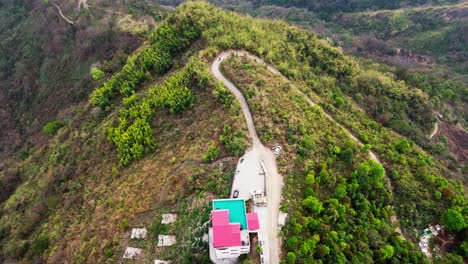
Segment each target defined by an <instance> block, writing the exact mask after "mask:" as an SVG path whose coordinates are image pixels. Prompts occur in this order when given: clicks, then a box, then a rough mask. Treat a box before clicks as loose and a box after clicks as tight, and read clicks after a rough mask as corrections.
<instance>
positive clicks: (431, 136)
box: [429, 122, 439, 140]
mask: <svg viewBox="0 0 468 264" xmlns="http://www.w3.org/2000/svg"><path fill="white" fill-rule="evenodd" d="M437 132H439V122H436V123H435V125H434V130H432V133H431V134H430V135H429V140H431V139H432V138H433V137H434V136H435V135H436V134H437Z"/></svg>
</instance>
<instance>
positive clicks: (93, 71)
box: [90, 67, 105, 81]
mask: <svg viewBox="0 0 468 264" xmlns="http://www.w3.org/2000/svg"><path fill="white" fill-rule="evenodd" d="M90 73H91V76H92V77H93V79H94V80H95V81H100V80H101V79H102V77H104V74H105V73H104V72H103V71H102V70H100V69H98V68H96V67H93V68H91V70H90Z"/></svg>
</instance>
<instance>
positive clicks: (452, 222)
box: [440, 208, 468, 231]
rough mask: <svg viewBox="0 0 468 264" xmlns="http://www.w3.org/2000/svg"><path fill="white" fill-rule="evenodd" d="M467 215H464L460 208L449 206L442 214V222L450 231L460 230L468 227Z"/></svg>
mask: <svg viewBox="0 0 468 264" xmlns="http://www.w3.org/2000/svg"><path fill="white" fill-rule="evenodd" d="M465 217H466V216H463V215H462V214H461V212H460V209H458V210H457V208H449V209H447V211H445V212H444V213H443V214H442V217H441V218H440V222H441V223H442V224H443V225H444V226H445V227H446V228H447V230H450V231H460V230H462V229H464V228H466V227H467V225H468V224H467V223H466V219H465Z"/></svg>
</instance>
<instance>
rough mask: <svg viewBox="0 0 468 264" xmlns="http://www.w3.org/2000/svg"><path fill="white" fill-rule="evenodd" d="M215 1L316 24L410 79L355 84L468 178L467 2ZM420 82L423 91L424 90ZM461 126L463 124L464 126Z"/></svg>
mask: <svg viewBox="0 0 468 264" xmlns="http://www.w3.org/2000/svg"><path fill="white" fill-rule="evenodd" d="M161 2H164V1H161ZM210 2H213V3H214V4H216V5H218V6H221V7H223V8H225V9H228V10H235V11H238V12H242V13H247V14H250V15H252V16H254V17H263V18H274V19H283V20H286V21H288V22H289V23H292V24H296V25H299V26H301V27H302V28H306V29H310V30H312V31H314V32H316V33H317V34H318V35H319V36H321V37H322V38H327V40H328V41H329V42H330V43H332V44H333V45H335V46H337V47H340V48H341V49H342V50H343V51H344V52H345V53H347V54H351V55H353V56H355V57H356V58H358V59H359V60H360V63H361V64H362V65H363V66H364V67H366V68H367V69H368V70H369V71H371V72H372V71H378V72H379V73H380V74H382V75H385V76H386V77H388V78H387V80H388V81H390V80H394V81H397V82H404V83H405V86H407V87H408V91H403V90H401V89H395V88H391V89H388V88H387V87H382V90H380V89H377V90H380V91H385V90H393V91H391V92H390V91H389V92H388V93H386V94H384V93H381V92H379V91H375V88H376V87H374V88H372V89H371V90H374V91H375V92H374V93H371V94H364V93H362V92H361V91H348V92H350V93H352V94H351V96H352V97H353V98H354V100H355V101H356V102H357V103H358V104H359V105H360V106H361V108H363V109H365V110H366V112H367V113H368V114H369V115H370V116H371V117H372V118H373V119H374V120H376V121H377V122H379V123H380V124H382V125H384V126H386V127H388V128H391V129H392V130H394V131H395V132H397V133H400V134H402V135H404V136H406V137H409V138H411V139H412V140H414V141H415V142H416V143H417V144H418V145H419V146H421V147H423V148H424V149H425V150H426V151H429V152H430V153H431V154H432V155H434V156H436V157H437V158H438V159H440V160H442V161H443V162H444V163H445V164H446V166H447V167H449V168H452V172H455V173H457V174H459V176H458V177H459V178H460V179H461V180H463V178H464V177H463V176H462V174H463V173H466V169H467V167H466V166H465V164H466V160H465V158H464V157H465V156H466V151H464V150H463V149H460V148H457V147H456V145H460V144H461V145H463V142H464V141H466V140H468V132H466V129H467V128H468V127H467V124H468V122H467V120H468V119H467V117H468V115H467V114H468V108H467V107H466V105H468V104H467V103H468V97H467V95H468V94H467V91H468V90H467V89H466V86H467V85H468V82H467V80H468V79H467V76H466V72H467V70H466V65H465V64H466V61H467V59H466V47H468V45H467V44H468V42H467V39H466V37H465V36H466V35H467V34H466V32H465V31H466V21H467V18H466V14H467V12H466V10H467V4H466V3H464V2H457V1H443V2H441V1H418V2H414V1H409V2H408V1H332V2H330V1H248V0H231V1H217V0H213V1H210ZM366 78H367V79H368V80H369V78H373V77H371V76H370V75H367V76H366ZM382 80H383V79H382ZM361 84H363V83H361ZM369 84H370V83H367V84H363V85H369ZM397 90H400V91H397ZM419 90H421V91H423V92H424V93H419ZM402 93H403V94H406V95H407V96H409V97H412V99H410V98H407V99H404V100H401V97H399V95H397V94H400V95H401V94H402ZM438 119H439V120H438ZM437 122H444V123H445V124H447V126H446V128H447V130H444V131H443V132H442V133H443V135H441V137H440V138H439V137H438V138H435V140H431V141H428V137H429V135H430V134H431V132H432V131H433V129H434V127H435V125H436V124H435V123H437ZM460 126H461V127H462V128H464V131H463V130H462V131H463V132H462V133H457V131H459V128H460ZM455 135H457V136H455ZM440 139H444V140H442V141H441V140H440ZM448 142H450V143H448Z"/></svg>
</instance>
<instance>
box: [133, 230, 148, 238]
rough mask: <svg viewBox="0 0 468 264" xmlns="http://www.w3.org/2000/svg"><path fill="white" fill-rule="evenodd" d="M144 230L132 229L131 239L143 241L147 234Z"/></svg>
mask: <svg viewBox="0 0 468 264" xmlns="http://www.w3.org/2000/svg"><path fill="white" fill-rule="evenodd" d="M147 233H148V232H147V230H146V228H133V229H132V235H131V236H130V238H131V239H145V238H146V234H147Z"/></svg>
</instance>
